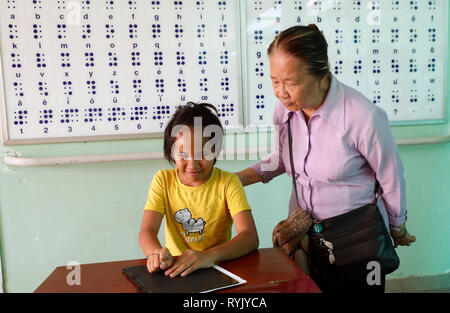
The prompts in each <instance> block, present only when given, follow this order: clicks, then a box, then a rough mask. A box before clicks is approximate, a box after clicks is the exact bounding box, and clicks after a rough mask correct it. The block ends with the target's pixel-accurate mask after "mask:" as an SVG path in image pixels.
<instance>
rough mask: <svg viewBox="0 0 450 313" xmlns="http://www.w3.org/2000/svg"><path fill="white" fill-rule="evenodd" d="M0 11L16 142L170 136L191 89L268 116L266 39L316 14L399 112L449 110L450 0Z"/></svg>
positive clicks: (340, 56)
mask: <svg viewBox="0 0 450 313" xmlns="http://www.w3.org/2000/svg"><path fill="white" fill-rule="evenodd" d="M0 21H1V23H0V73H1V75H0V105H1V118H2V135H3V138H2V139H3V144H6V145H9V144H34V143H46V142H76V141H89V140H115V139H130V138H149V137H161V136H162V132H163V129H164V127H165V125H166V123H167V122H168V120H169V118H170V116H171V115H172V114H173V113H174V111H175V108H176V107H177V106H178V105H180V104H184V103H186V102H187V101H195V102H209V103H212V104H214V105H215V106H216V107H217V108H218V109H219V117H220V119H221V121H222V123H223V125H224V126H225V129H226V130H228V131H238V132H241V131H244V130H245V131H248V132H250V131H252V130H253V129H255V126H256V127H261V128H263V127H265V126H270V125H271V124H272V114H273V109H274V105H275V103H276V102H277V99H276V98H275V96H274V95H273V91H272V87H271V82H270V78H269V64H268V59H267V55H266V54H267V52H266V51H267V47H268V46H269V44H270V42H271V41H272V40H273V39H274V37H275V36H276V34H278V33H279V32H280V31H281V30H283V29H285V28H287V27H290V26H293V25H298V24H300V25H307V24H309V23H315V24H316V25H317V26H318V27H319V28H320V29H321V30H322V31H323V32H324V35H325V38H326V39H327V42H328V45H329V59H330V67H331V72H332V73H333V74H334V75H335V76H336V77H337V78H338V79H339V80H340V81H342V82H344V83H346V84H348V85H349V86H352V87H354V88H356V89H357V90H359V91H361V92H362V93H363V94H364V95H366V96H367V97H368V98H369V99H370V100H371V101H373V102H374V103H375V104H377V105H379V106H380V107H382V108H383V109H384V110H385V111H386V112H387V114H388V117H389V119H390V121H391V123H392V124H420V123H438V122H442V121H443V120H444V118H445V109H444V108H445V103H446V100H447V99H446V88H445V86H446V82H445V79H446V73H445V68H446V60H445V59H446V56H447V51H446V50H447V44H446V42H447V38H448V34H447V31H448V1H437V0H427V1H417V0H416V1H414V0H408V1H406V0H380V1H373V0H365V1H351V0H347V1H343V0H317V1H311V0H298V1H294V0H290V1H287V0H278V1H273V0H271V1H268V0H259V1H253V0H252V1H250V0H247V1H244V0H241V1H218V0H217V1H216V0H214V1H213V0H203V1H200V0H199V1H174V0H170V1H169V0H167V1H158V0H134V1H118V0H108V1H106V0H104V1H99V0H96V1H93V0H92V1H89V0H52V1H49V0H48V1H43V0H34V1H21V0H2V1H0ZM261 128H260V129H261Z"/></svg>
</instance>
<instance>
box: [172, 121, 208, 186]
mask: <svg viewBox="0 0 450 313" xmlns="http://www.w3.org/2000/svg"><path fill="white" fill-rule="evenodd" d="M191 130H192V131H191V134H192V135H191V136H183V135H182V136H178V137H177V139H176V141H175V143H174V149H173V159H174V160H175V165H176V167H177V169H178V177H179V178H180V181H181V182H182V183H183V184H184V185H187V186H192V187H196V186H200V185H203V184H204V183H206V182H207V181H208V179H209V177H210V176H211V173H212V169H213V167H214V157H213V156H211V155H208V156H206V155H205V154H204V151H203V150H204V149H203V147H204V145H205V143H206V142H207V141H208V138H203V144H202V145H201V146H202V147H201V149H200V147H198V149H197V150H200V151H195V149H194V132H193V129H191Z"/></svg>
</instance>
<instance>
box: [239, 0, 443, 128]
mask: <svg viewBox="0 0 450 313" xmlns="http://www.w3.org/2000/svg"><path fill="white" fill-rule="evenodd" d="M245 14H246V25H247V30H246V31H247V42H246V49H247V54H246V55H247V71H246V79H245V80H244V81H245V84H246V88H245V89H244V90H245V91H246V98H247V103H248V106H247V107H246V110H247V114H246V116H247V123H248V124H250V125H256V126H261V125H271V123H272V114H273V109H274V106H275V103H276V102H277V99H276V98H275V96H274V94H273V92H272V88H271V86H272V85H271V80H270V67H269V64H268V57H267V48H268V46H269V45H270V43H271V42H272V40H273V39H274V38H275V36H276V35H277V34H278V33H279V32H280V31H282V30H283V29H286V28H288V27H290V26H294V25H308V24H312V23H313V24H316V25H317V26H318V28H319V29H320V30H321V31H322V32H323V34H324V36H325V38H326V40H327V43H328V58H329V63H330V72H331V73H332V74H333V75H335V77H336V78H337V79H338V80H339V81H341V82H343V83H345V84H347V85H349V86H351V87H353V88H355V89H357V90H358V91H360V92H362V93H363V94H364V95H365V96H366V97H367V98H368V99H369V100H371V101H372V102H373V103H374V104H376V105H378V106H380V107H382V108H383V109H384V110H385V111H386V113H387V114H388V117H389V120H390V121H391V124H393V125H395V124H422V123H424V124H428V123H439V122H442V121H443V120H444V118H445V110H444V107H445V104H446V101H447V99H446V94H445V86H446V84H445V77H446V76H445V67H446V63H445V59H446V55H447V52H446V50H447V40H448V39H447V38H448V37H447V36H448V33H447V32H448V1H440V0H423V1H422V0H420V1H418V0H375V1H374V0H366V1H357V0H345V1H344V0H289V1H286V0H277V1H266V0H264V1H263V0H259V1H247V7H246V12H245Z"/></svg>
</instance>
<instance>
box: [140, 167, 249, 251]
mask: <svg viewBox="0 0 450 313" xmlns="http://www.w3.org/2000/svg"><path fill="white" fill-rule="evenodd" d="M144 210H152V211H156V212H159V213H161V214H162V215H165V217H166V226H165V235H166V245H165V246H166V247H167V248H168V249H169V251H170V253H171V254H172V255H174V256H176V255H180V254H181V253H182V252H183V251H184V250H186V249H193V250H198V251H201V250H206V249H208V248H211V247H214V246H217V245H219V244H221V243H224V242H226V241H227V240H229V239H231V226H232V224H233V220H232V217H233V216H234V215H235V214H237V213H239V212H241V211H244V210H250V206H249V204H248V202H247V197H246V196H245V192H244V188H243V187H242V184H241V181H240V180H239V178H238V177H237V176H236V175H235V174H232V173H229V172H226V171H223V170H221V169H218V168H215V167H214V168H213V172H212V174H211V177H210V178H209V179H208V181H207V182H206V183H204V184H203V185H201V186H198V187H190V186H186V185H184V184H183V183H182V182H181V181H180V179H179V178H178V172H177V169H176V168H175V169H170V170H160V171H158V172H157V173H156V174H155V176H154V177H153V181H152V183H151V184H150V190H149V192H148V198H147V203H146V204H145V208H144Z"/></svg>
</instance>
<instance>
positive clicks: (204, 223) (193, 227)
mask: <svg viewBox="0 0 450 313" xmlns="http://www.w3.org/2000/svg"><path fill="white" fill-rule="evenodd" d="M212 110H214V111H215V112H216V113H217V110H216V108H215V107H214V106H213V105H211V104H207V103H201V104H196V103H192V102H189V103H187V104H186V105H185V106H181V107H179V108H178V109H177V111H176V112H175V114H174V115H173V117H172V119H171V120H170V121H169V123H168V124H167V127H166V129H165V132H164V156H165V158H166V159H167V160H168V161H169V162H170V163H172V164H173V163H175V165H176V168H174V169H167V170H160V171H158V172H157V173H156V174H155V176H154V177H153V181H152V183H151V185H150V190H149V192H148V198H147V203H146V205H145V208H144V216H143V218H142V226H141V230H140V233H139V244H140V246H141V249H142V251H143V252H144V254H145V255H146V258H147V268H148V271H149V272H150V273H153V272H156V271H159V270H165V275H170V277H175V276H177V275H179V274H180V275H181V276H182V277H184V276H186V275H188V274H189V273H192V272H193V271H195V270H197V269H199V268H206V267H211V266H213V265H214V264H215V263H217V262H220V261H225V260H230V259H234V258H238V257H240V256H243V255H245V254H247V253H249V252H251V251H253V250H255V249H257V248H258V244H259V242H258V234H257V231H256V227H255V222H254V220H253V216H252V214H251V210H250V206H249V205H248V202H247V198H246V196H245V192H244V188H243V187H242V184H241V182H240V180H239V178H238V177H237V176H236V175H234V174H232V173H229V172H226V171H223V170H221V169H218V168H216V167H214V164H215V162H216V157H217V155H218V154H219V152H220V149H221V145H222V133H223V129H222V125H221V123H220V120H219V118H218V117H217V116H216V115H215V114H214V113H213V111H212ZM213 134H214V135H213ZM164 216H165V217H166V222H165V236H166V246H165V247H162V246H161V244H160V242H159V240H158V237H157V235H158V231H159V228H160V226H161V222H162V219H163V217H164ZM233 222H234V225H235V228H236V232H237V235H236V236H235V237H234V238H233V239H231V226H232V224H233ZM230 239H231V240H230Z"/></svg>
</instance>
